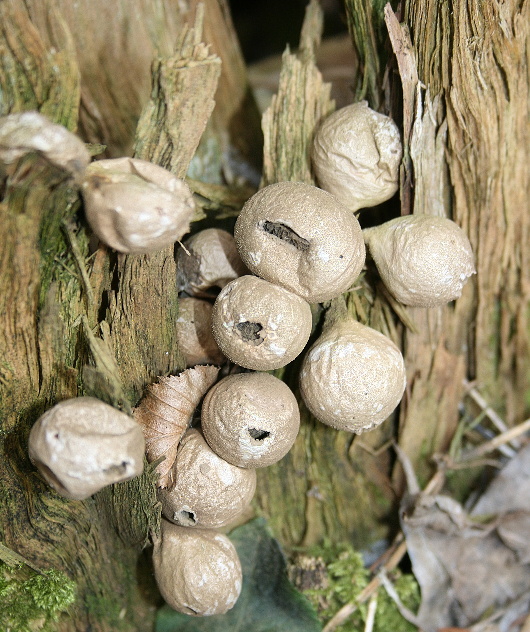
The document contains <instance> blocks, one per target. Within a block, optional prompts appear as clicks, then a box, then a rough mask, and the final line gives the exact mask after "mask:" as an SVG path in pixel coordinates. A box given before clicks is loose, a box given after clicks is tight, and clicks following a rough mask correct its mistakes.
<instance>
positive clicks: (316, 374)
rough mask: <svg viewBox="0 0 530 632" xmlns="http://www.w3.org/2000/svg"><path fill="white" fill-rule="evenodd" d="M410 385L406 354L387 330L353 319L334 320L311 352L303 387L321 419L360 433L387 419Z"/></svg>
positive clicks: (302, 377) (305, 397)
mask: <svg viewBox="0 0 530 632" xmlns="http://www.w3.org/2000/svg"><path fill="white" fill-rule="evenodd" d="M405 385H406V374H405V365H404V362H403V356H402V355H401V352H400V350H399V349H398V348H397V347H396V345H395V344H394V343H393V342H392V341H391V340H390V338H387V337H386V336H384V335H383V334H381V333H379V332H378V331H375V330H374V329H371V328H370V327H367V326H365V325H361V323H358V322H357V321H355V320H353V319H347V320H343V321H340V322H338V323H335V324H334V325H332V326H330V327H328V328H327V329H324V332H323V333H322V335H321V336H320V338H318V340H317V341H316V342H315V343H314V344H313V345H312V347H311V348H310V349H309V351H308V352H307V354H306V356H305V358H304V361H303V363H302V368H301V370H300V392H301V395H302V399H303V400H304V403H305V404H306V406H307V408H308V409H309V410H310V411H311V413H312V414H313V415H314V416H315V417H316V418H317V419H319V420H320V421H321V422H323V423H325V424H327V425H328V426H332V427H333V428H337V429H338V430H347V431H348V432H354V433H356V434H361V433H362V432H364V431H365V430H370V429H371V428H374V427H376V426H378V425H379V424H380V423H381V422H382V421H384V420H385V419H386V418H387V417H388V416H389V415H390V413H392V411H393V410H394V409H395V408H396V406H397V405H398V404H399V402H400V400H401V397H402V396H403V392H404V390H405Z"/></svg>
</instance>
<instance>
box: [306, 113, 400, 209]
mask: <svg viewBox="0 0 530 632" xmlns="http://www.w3.org/2000/svg"><path fill="white" fill-rule="evenodd" d="M401 155H402V149H401V139H400V134H399V130H398V128H397V126H396V124H395V123H394V122H393V121H392V119H390V118H389V117H388V116H385V115H384V114H380V113H379V112H375V111H374V110H372V109H371V108H369V107H368V104H367V102H366V101H360V102H359V103H354V104H352V105H347V106H346V107H344V108H341V109H340V110H337V111H336V112H334V113H333V114H330V116H328V118H327V119H326V120H325V121H324V122H323V123H322V125H321V126H320V127H319V128H318V130H317V132H316V134H315V139H314V142H313V148H312V154H311V159H312V164H313V169H314V170H315V175H316V177H317V181H318V184H319V185H320V186H321V187H322V188H323V189H325V190H326V191H329V192H330V193H333V195H334V196H335V197H336V198H337V199H338V200H340V201H341V202H342V203H343V204H344V206H346V207H348V208H349V209H350V211H357V210H358V209H360V208H366V207H369V206H375V205H377V204H381V203H382V202H385V201H386V200H388V199H390V198H391V197H392V196H393V195H394V193H395V192H396V191H397V190H398V180H399V165H400V164H401Z"/></svg>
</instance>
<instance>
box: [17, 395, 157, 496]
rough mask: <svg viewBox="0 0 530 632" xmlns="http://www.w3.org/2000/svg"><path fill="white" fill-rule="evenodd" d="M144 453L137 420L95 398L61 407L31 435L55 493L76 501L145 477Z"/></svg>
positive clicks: (33, 452)
mask: <svg viewBox="0 0 530 632" xmlns="http://www.w3.org/2000/svg"><path fill="white" fill-rule="evenodd" d="M144 452H145V440H144V434H143V432H142V429H141V427H140V426H139V425H138V424H137V423H136V422H135V421H134V419H131V417H129V416H128V415H126V414H125V413H122V412H120V411H119V410H117V409H116V408H113V407H112V406H109V405H108V404H105V403H104V402H102V401H100V400H99V399H96V398H95V397H76V398H73V399H66V400H64V401H62V402H60V403H59V404H56V405H55V406H54V407H53V408H50V410H48V411H47V412H45V413H44V414H43V415H42V416H41V417H39V419H38V420H37V421H36V423H35V424H34V426H33V428H32V429H31V432H30V435H29V456H30V459H31V461H32V462H33V463H34V465H36V467H37V468H38V469H39V471H40V473H41V474H42V476H43V478H44V479H45V480H46V482H47V483H48V484H49V485H50V486H51V487H53V489H55V490H56V491H57V492H58V493H59V494H61V495H62V496H65V497H66V498H71V499H74V500H84V499H85V498H88V497H89V496H91V495H92V494H95V493H96V492H97V491H99V490H100V489H102V488H103V487H106V486H107V485H111V484H112V483H118V482H120V481H125V480H128V479H130V478H133V477H135V476H139V475H140V474H141V473H142V471H143V467H144Z"/></svg>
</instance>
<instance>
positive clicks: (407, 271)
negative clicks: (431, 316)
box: [363, 215, 475, 307]
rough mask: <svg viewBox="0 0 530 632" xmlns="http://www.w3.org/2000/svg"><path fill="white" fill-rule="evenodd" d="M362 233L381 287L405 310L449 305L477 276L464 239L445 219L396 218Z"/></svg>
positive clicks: (459, 230) (470, 250) (466, 241)
mask: <svg viewBox="0 0 530 632" xmlns="http://www.w3.org/2000/svg"><path fill="white" fill-rule="evenodd" d="M363 234H364V238H365V240H366V243H367V245H368V248H369V250H370V254H371V255H372V258H373V260H374V262H375V265H376V267H377V270H378V272H379V275H380V276H381V279H382V280H383V283H384V284H385V286H386V287H387V288H388V290H389V292H390V293H391V294H392V295H393V296H394V297H395V298H396V299H397V300H398V301H400V302H401V303H403V304H405V305H411V306H414V307H434V306H436V305H443V304H444V303H448V302H449V301H452V300H454V299H456V298H458V297H459V296H460V295H461V294H462V288H463V286H464V284H465V283H466V281H467V280H468V278H469V277H470V276H471V275H473V274H475V261H474V256H473V250H472V248H471V244H470V242H469V239H468V238H467V235H466V234H465V233H464V231H463V230H462V229H461V228H460V227H459V226H458V225H457V224H455V222H453V221H451V220H450V219H447V218H446V217H436V216H432V215H407V216H404V217H397V218H396V219H393V220H390V221H389V222H386V223H385V224H381V226H375V227H374V228H367V229H365V230H364V231H363Z"/></svg>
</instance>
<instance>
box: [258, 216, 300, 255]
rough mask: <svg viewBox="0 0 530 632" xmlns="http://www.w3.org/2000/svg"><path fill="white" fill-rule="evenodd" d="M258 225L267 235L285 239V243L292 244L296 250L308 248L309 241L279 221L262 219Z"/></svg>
mask: <svg viewBox="0 0 530 632" xmlns="http://www.w3.org/2000/svg"><path fill="white" fill-rule="evenodd" d="M259 227H260V228H261V230H264V231H265V232H266V233H269V235H274V236H275V237H278V239H281V240H282V241H285V242H286V243H288V244H290V245H291V246H294V247H295V248H296V249H297V250H301V251H302V252H306V251H307V250H309V242H308V241H307V239H304V238H303V237H300V235H299V234H298V233H295V232H294V230H293V229H292V228H289V226H286V225H285V224H281V223H280V222H269V220H267V219H266V220H264V221H263V222H261V223H260V225H259Z"/></svg>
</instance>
